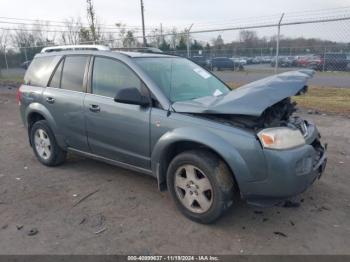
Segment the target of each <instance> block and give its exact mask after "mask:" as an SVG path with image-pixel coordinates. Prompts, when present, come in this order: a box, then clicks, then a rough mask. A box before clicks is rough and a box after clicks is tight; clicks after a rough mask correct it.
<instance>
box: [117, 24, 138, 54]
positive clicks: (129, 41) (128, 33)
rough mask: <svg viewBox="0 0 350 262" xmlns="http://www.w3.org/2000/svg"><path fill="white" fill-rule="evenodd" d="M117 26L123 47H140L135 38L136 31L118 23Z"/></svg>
mask: <svg viewBox="0 0 350 262" xmlns="http://www.w3.org/2000/svg"><path fill="white" fill-rule="evenodd" d="M116 26H117V27H118V28H119V39H120V42H121V44H122V47H129V48H130V47H135V46H137V45H138V41H137V39H136V38H135V36H134V34H135V31H134V30H127V29H126V25H125V24H122V23H117V24H116Z"/></svg>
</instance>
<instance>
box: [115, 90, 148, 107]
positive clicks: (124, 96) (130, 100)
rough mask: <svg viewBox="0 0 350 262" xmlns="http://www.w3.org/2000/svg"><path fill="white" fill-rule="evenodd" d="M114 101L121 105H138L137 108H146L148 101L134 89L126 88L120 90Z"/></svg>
mask: <svg viewBox="0 0 350 262" xmlns="http://www.w3.org/2000/svg"><path fill="white" fill-rule="evenodd" d="M114 101H115V102H118V103H123V104H131V105H139V106H148V105H149V99H148V98H147V97H146V96H144V95H142V94H141V92H140V90H139V89H138V88H136V87H128V88H122V89H120V90H119V91H118V92H117V94H116V96H115V97H114Z"/></svg>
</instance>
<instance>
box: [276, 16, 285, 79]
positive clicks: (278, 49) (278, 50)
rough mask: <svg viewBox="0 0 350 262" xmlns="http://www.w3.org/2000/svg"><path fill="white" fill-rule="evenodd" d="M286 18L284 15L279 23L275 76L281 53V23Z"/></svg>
mask: <svg viewBox="0 0 350 262" xmlns="http://www.w3.org/2000/svg"><path fill="white" fill-rule="evenodd" d="M283 17H284V13H283V14H282V16H281V19H280V21H279V22H278V32H277V44H276V61H275V74H277V70H278V57H279V52H280V37H281V23H282V19H283Z"/></svg>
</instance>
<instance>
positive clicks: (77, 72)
mask: <svg viewBox="0 0 350 262" xmlns="http://www.w3.org/2000/svg"><path fill="white" fill-rule="evenodd" d="M88 60H89V56H67V57H66V59H65V61H64V65H63V71H62V80H61V88H62V89H67V90H72V91H78V92H83V91H84V90H83V82H84V74H85V68H86V64H87V62H88Z"/></svg>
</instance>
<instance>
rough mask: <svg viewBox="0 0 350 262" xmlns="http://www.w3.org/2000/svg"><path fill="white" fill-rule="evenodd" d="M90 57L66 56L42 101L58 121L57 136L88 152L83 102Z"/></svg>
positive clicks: (69, 144)
mask: <svg viewBox="0 0 350 262" xmlns="http://www.w3.org/2000/svg"><path fill="white" fill-rule="evenodd" d="M90 58H91V57H90V56H87V55H72V56H66V57H64V58H63V59H62V60H61V62H60V63H59V65H58V66H57V68H56V70H55V73H54V74H53V76H52V78H51V80H50V82H49V86H48V87H47V88H46V89H45V91H44V93H43V97H44V101H43V103H44V104H45V105H46V107H47V108H48V109H49V111H50V113H51V115H52V116H53V118H54V120H55V121H56V124H57V128H58V134H57V135H59V136H61V139H63V140H64V141H65V143H66V145H67V146H68V147H72V148H75V149H78V150H82V151H89V147H88V143H87V137H86V133H85V119H84V107H83V102H84V97H85V94H86V82H87V80H86V77H87V69H88V65H89V61H90Z"/></svg>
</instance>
